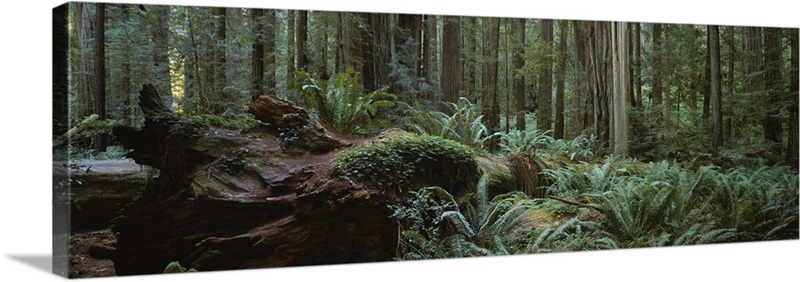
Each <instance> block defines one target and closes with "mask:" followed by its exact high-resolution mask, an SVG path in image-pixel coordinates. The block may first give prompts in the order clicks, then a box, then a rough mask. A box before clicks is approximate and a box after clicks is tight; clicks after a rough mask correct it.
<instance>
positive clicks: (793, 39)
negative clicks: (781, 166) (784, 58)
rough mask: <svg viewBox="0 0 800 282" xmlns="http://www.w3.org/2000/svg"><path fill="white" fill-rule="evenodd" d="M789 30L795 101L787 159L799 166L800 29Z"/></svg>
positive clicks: (791, 87) (791, 108)
mask: <svg viewBox="0 0 800 282" xmlns="http://www.w3.org/2000/svg"><path fill="white" fill-rule="evenodd" d="M788 32H789V36H788V37H789V46H790V48H791V53H792V54H791V55H790V56H791V58H790V59H791V62H792V67H791V68H790V70H789V97H790V99H789V101H793V103H791V102H790V103H789V136H788V137H789V138H788V139H789V140H788V145H787V150H786V161H787V162H788V163H789V164H790V165H792V166H794V167H795V168H797V166H798V163H797V161H798V142H797V138H798V130H797V129H798V124H797V123H798V118H800V117H798V106H797V99H798V94H797V92H798V89H797V88H798V87H797V86H798V85H797V84H798V77H800V75H799V74H798V71H797V68H798V53H797V52H798V48H797V45H798V44H797V43H798V42H797V40H798V30H797V29H791V30H789V31H788Z"/></svg>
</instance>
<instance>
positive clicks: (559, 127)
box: [553, 21, 567, 139]
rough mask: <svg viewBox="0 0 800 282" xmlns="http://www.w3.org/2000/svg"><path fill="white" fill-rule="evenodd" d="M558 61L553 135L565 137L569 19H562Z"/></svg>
mask: <svg viewBox="0 0 800 282" xmlns="http://www.w3.org/2000/svg"><path fill="white" fill-rule="evenodd" d="M559 26H560V31H559V35H558V62H557V63H556V111H555V129H554V131H553V137H554V138H556V139H564V87H565V86H566V83H565V82H564V79H565V77H566V75H567V21H560V23H559Z"/></svg>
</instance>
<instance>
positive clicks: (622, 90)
mask: <svg viewBox="0 0 800 282" xmlns="http://www.w3.org/2000/svg"><path fill="white" fill-rule="evenodd" d="M611 25H612V26H611V32H612V36H611V37H612V38H613V41H612V42H611V45H612V50H613V53H614V60H613V63H612V65H613V66H612V68H613V69H614V71H613V72H614V78H613V79H614V93H613V96H614V97H613V117H612V121H613V122H612V125H613V126H612V127H613V128H614V139H613V140H612V148H613V152H614V155H616V156H619V157H623V158H624V157H626V156H627V154H628V115H627V111H626V106H627V105H628V101H629V98H628V96H629V95H630V88H629V86H630V77H629V69H630V61H629V54H630V45H629V43H630V40H629V39H630V38H629V37H630V32H629V31H628V23H624V22H614V23H612V24H611Z"/></svg>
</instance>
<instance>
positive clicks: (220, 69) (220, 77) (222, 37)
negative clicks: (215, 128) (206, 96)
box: [212, 8, 230, 114]
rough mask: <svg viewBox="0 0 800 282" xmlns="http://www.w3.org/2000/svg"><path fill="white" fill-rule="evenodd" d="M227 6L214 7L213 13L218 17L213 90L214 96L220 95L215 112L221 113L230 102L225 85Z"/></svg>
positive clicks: (215, 35)
mask: <svg viewBox="0 0 800 282" xmlns="http://www.w3.org/2000/svg"><path fill="white" fill-rule="evenodd" d="M226 13H227V9H226V8H214V10H213V15H214V18H215V19H216V24H215V32H214V83H213V85H212V86H213V90H214V96H215V97H218V99H219V100H218V101H215V102H214V107H213V112H214V113H215V114H221V113H222V112H224V111H225V108H226V104H227V103H229V102H230V97H229V96H228V94H227V92H226V91H225V86H226V85H227V84H228V81H227V75H226V74H225V73H226V71H227V68H226V64H227V63H226V61H227V60H226V56H227V50H226V49H227V45H228V44H227V43H226V42H225V41H226V37H227V34H226V21H227V19H226Z"/></svg>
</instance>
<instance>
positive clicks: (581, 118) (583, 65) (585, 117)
mask: <svg viewBox="0 0 800 282" xmlns="http://www.w3.org/2000/svg"><path fill="white" fill-rule="evenodd" d="M584 26H586V23H584V22H578V21H572V29H573V32H572V33H573V36H574V38H573V42H575V68H576V70H577V71H576V72H575V73H576V74H575V86H576V87H575V88H574V89H575V93H574V94H573V95H572V96H573V101H572V104H573V107H574V109H573V111H574V112H576V113H577V114H576V117H575V119H574V120H575V123H574V124H573V127H574V131H575V132H576V133H577V134H583V130H584V129H586V128H588V127H590V124H591V122H590V120H591V118H590V116H591V114H590V113H589V110H590V109H591V107H588V105H590V104H591V103H590V102H588V101H590V100H591V97H592V91H591V89H590V86H591V83H590V81H591V76H590V75H589V69H588V66H589V61H588V54H587V52H588V49H587V48H586V45H587V43H588V42H589V41H590V40H591V39H590V38H589V37H587V35H586V33H585V32H584ZM581 97H584V99H583V100H582V99H581Z"/></svg>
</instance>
